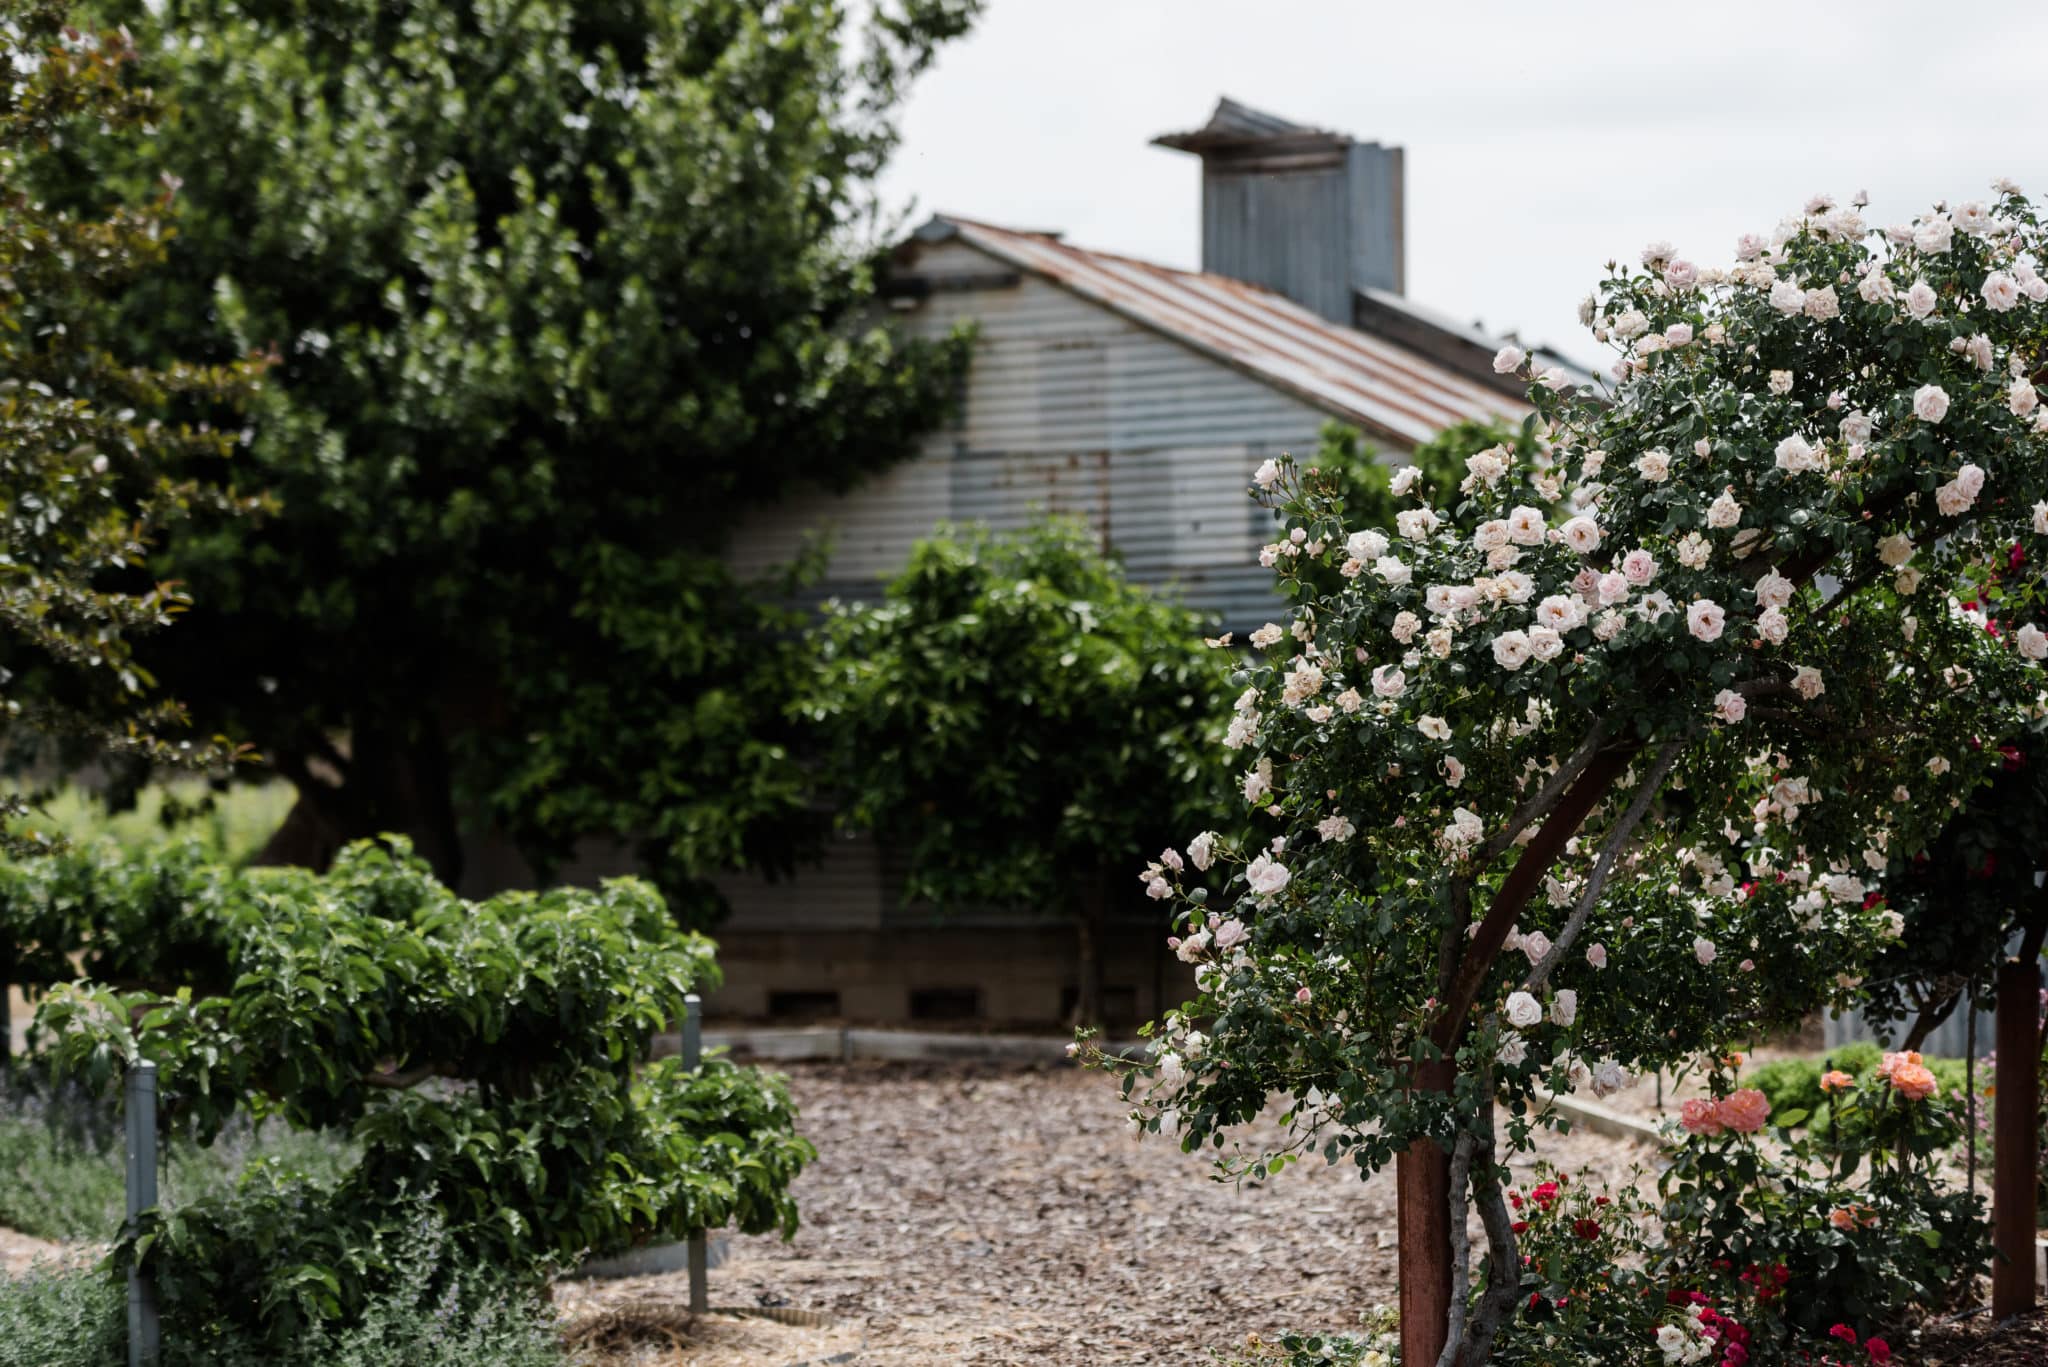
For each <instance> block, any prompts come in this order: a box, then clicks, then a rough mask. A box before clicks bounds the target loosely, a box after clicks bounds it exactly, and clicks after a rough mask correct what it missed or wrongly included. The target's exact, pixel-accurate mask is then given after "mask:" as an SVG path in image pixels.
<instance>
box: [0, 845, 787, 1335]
mask: <svg viewBox="0 0 2048 1367" xmlns="http://www.w3.org/2000/svg"><path fill="white" fill-rule="evenodd" d="M9 932H12V936H13V939H14V940H15V942H16V943H17V945H19V946H20V947H21V951H22V952H21V953H20V955H19V957H20V959H21V960H22V961H23V962H25V963H30V964H35V965H40V966H41V968H42V970H43V971H44V972H45V973H54V972H55V970H57V969H58V968H59V967H60V966H61V967H65V968H68V966H69V965H70V963H71V962H72V957H73V956H74V955H78V956H80V957H81V958H82V960H83V962H84V963H85V964H86V965H87V967H88V968H91V969H95V970H104V971H106V972H107V973H108V976H109V977H112V978H114V979H116V980H118V981H121V982H123V984H124V985H123V986H122V987H118V988H117V987H113V986H108V985H106V984H105V983H103V982H102V983H94V982H58V983H56V984H55V985H54V986H52V987H51V988H50V990H49V994H48V999H47V1000H46V1001H45V1002H44V1003H43V1005H42V1007H41V1009H40V1010H39V1012H38V1013H37V1019H36V1029H37V1032H38V1038H39V1039H40V1040H41V1041H42V1042H43V1044H44V1046H45V1047H46V1048H47V1051H48V1055H47V1056H48V1058H49V1060H50V1062H51V1064H52V1066H53V1067H55V1068H56V1069H57V1070H58V1072H59V1073H60V1074H61V1075H63V1076H66V1077H71V1078H76V1079H79V1080H81V1081H83V1082H84V1083H85V1084H86V1085H88V1086H89V1087H90V1088H92V1089H93V1090H95V1091H98V1092H102V1093H104V1092H107V1091H110V1090H111V1089H113V1088H114V1087H116V1086H117V1085H118V1083H119V1081H120V1078H121V1074H122V1072H123V1070H124V1068H125V1067H126V1065H128V1064H129V1063H131V1062H133V1061H135V1060H137V1059H145V1058H146V1059H149V1060H151V1061H153V1062H154V1063H156V1065H157V1067H158V1070H159V1089H160V1105H161V1114H162V1119H163V1124H164V1128H165V1130H166V1132H167V1134H168V1135H169V1136H170V1138H171V1139H172V1142H174V1143H176V1142H189V1143H192V1144H196V1145H199V1146H201V1147H207V1146H212V1145H216V1144H218V1143H219V1142H220V1141H221V1138H222V1136H223V1135H224V1134H226V1133H228V1132H229V1131H228V1126H229V1125H230V1124H231V1122H235V1121H237V1120H238V1119H240V1120H243V1121H246V1122H258V1121H265V1120H268V1121H272V1122H275V1123H280V1124H281V1125H283V1126H285V1127H288V1128H290V1129H292V1130H297V1131H306V1132H318V1133H323V1134H328V1135H345V1136H348V1137H349V1138H350V1139H351V1140H352V1141H353V1142H354V1143H355V1144H357V1145H359V1146H360V1153H361V1156H360V1158H359V1159H358V1161H357V1162H356V1163H355V1164H354V1165H353V1166H352V1167H350V1168H348V1170H347V1171H345V1172H343V1173H340V1174H339V1175H328V1174H323V1173H320V1172H316V1171H307V1170H305V1166H301V1165H294V1164H288V1163H284V1162H275V1163H265V1164H258V1165H254V1166H252V1167H251V1168H250V1169H249V1170H248V1172H247V1173H246V1174H245V1175H244V1177H243V1178H242V1180H241V1181H240V1182H239V1184H238V1186H237V1187H236V1189H235V1190H234V1191H233V1192H232V1193H229V1192H225V1191H223V1192H219V1193H216V1194H210V1195H206V1196H203V1197H201V1198H199V1199H195V1200H191V1201H187V1202H185V1203H183V1204H180V1205H177V1206H175V1207H171V1208H167V1209H159V1210H158V1211H156V1212H154V1213H152V1214H150V1215H149V1216H147V1217H146V1218H145V1219H144V1221H143V1222H142V1227H141V1229H140V1230H139V1231H138V1233H137V1234H136V1235H135V1236H134V1237H130V1238H125V1239H123V1240H122V1241H121V1242H120V1243H119V1244H118V1245H117V1247H116V1249H115V1256H114V1258H113V1260H112V1263H111V1266H112V1267H113V1268H114V1269H116V1270H118V1269H120V1268H122V1267H125V1266H126V1265H128V1264H129V1263H131V1262H133V1261H135V1260H137V1259H140V1260H141V1261H142V1262H143V1263H144V1264H145V1265H146V1266H148V1267H149V1268H151V1269H152V1271H153V1274H154V1275H155V1277H156V1279H157V1282H158V1285H159V1288H160V1292H161V1296H162V1301H163V1305H164V1307H165V1311H166V1316H167V1320H166V1325H167V1331H170V1330H175V1332H176V1333H177V1334H178V1335H179V1336H180V1337H181V1338H183V1339H184V1340H186V1341H188V1342H212V1341H214V1340H220V1341H228V1340H231V1339H232V1340H236V1341H240V1340H243V1339H246V1340H248V1341H250V1342H252V1343H255V1344H257V1345H258V1346H261V1347H263V1348H265V1349H268V1350H277V1351H282V1350H283V1349H284V1348H285V1347H287V1346H289V1345H293V1344H296V1343H299V1342H301V1341H305V1340H307V1339H308V1337H309V1336H312V1335H316V1334H318V1333H323V1332H330V1331H331V1332H337V1333H338V1332H342V1331H344V1330H347V1329H350V1328H352V1327H354V1326H359V1325H361V1324H363V1323H365V1322H366V1321H365V1316H366V1315H367V1314H368V1313H369V1310H370V1307H372V1306H373V1305H375V1304H378V1303H381V1302H383V1301H387V1300H388V1299H389V1298H390V1297H391V1296H393V1295H395V1294H398V1293H399V1291H400V1290H401V1288H402V1287H403V1286H404V1285H405V1280H404V1278H405V1269H404V1267H403V1265H402V1264H401V1261H400V1253H401V1252H402V1250H403V1247H404V1237H405V1232H406V1230H407V1229H408V1228H409V1225H410V1222H411V1220H412V1215H411V1211H412V1210H413V1207H414V1205H415V1203H417V1202H420V1201H425V1202H426V1203H427V1204H428V1206H429V1207H430V1208H431V1209H432V1210H433V1211H434V1213H435V1215H436V1216H437V1218H439V1219H440V1220H442V1221H443V1222H445V1225H446V1230H447V1241H448V1244H449V1246H450V1248H451V1249H452V1250H453V1251H454V1254H455V1255H456V1256H455V1257H454V1258H453V1260H452V1261H453V1262H454V1263H455V1264H457V1265H460V1266H462V1267H466V1268H489V1269H493V1270H495V1271H497V1272H499V1273H502V1274H503V1275H504V1276H506V1277H508V1278H511V1279H512V1280H513V1281H514V1282H515V1283H519V1284H525V1285H532V1284H533V1283H534V1282H535V1281H536V1280H537V1279H538V1278H540V1277H541V1276H543V1275H544V1274H545V1273H546V1272H547V1271H548V1270H549V1269H550V1268H552V1267H555V1266H558V1265H561V1264H565V1263H569V1262H573V1261H575V1260H576V1259H578V1258H580V1257H582V1256H583V1255H585V1254H586V1253H598V1254H607V1253H614V1252H618V1251H621V1250H623V1249H625V1248H627V1247H629V1246H631V1245H633V1244H635V1243H638V1242H643V1241H646V1240H649V1239H653V1238H659V1237H679V1236H681V1235H682V1234H684V1233H685V1232H687V1231H689V1230H691V1229H695V1228H719V1227H722V1226H725V1225H728V1224H731V1225H735V1226H737V1227H738V1228H740V1229H741V1230H743V1231H745V1232H748V1233H760V1232H764V1231H766V1230H770V1229H779V1230H781V1231H782V1232H783V1233H784V1234H785V1236H786V1235H788V1234H790V1233H793V1232H794V1230H795V1227H796V1219H797V1213H796V1206H795V1203H794V1201H793V1200H791V1198H790V1196H789V1184H790V1182H791V1181H792V1180H793V1179H794V1178H795V1176H796V1175H797V1173H798V1172H799V1171H800V1170H801V1168H802V1166H803V1164H804V1163H805V1162H806V1161H808V1160H809V1159H810V1158H811V1157H812V1156H813V1151H812V1149H811V1147H810V1146H809V1144H807V1143H806V1142H805V1141H803V1140H802V1139H800V1138H798V1137H797V1136H796V1134H795V1132H794V1123H795V1110H794V1107H793V1106H792V1105H791V1104H790V1101H789V1098H788V1095H787V1093H786V1092H785V1091H784V1089H783V1088H782V1086H781V1084H780V1082H779V1080H776V1079H771V1078H769V1077H766V1076H764V1075H762V1074H760V1073H757V1072H754V1071H752V1070H748V1069H740V1068H737V1067H734V1066H733V1065H732V1064H730V1063H728V1062H725V1061H723V1060H713V1061H712V1062H710V1063H708V1064H707V1065H706V1066H705V1067H703V1068H702V1069H701V1070H699V1071H697V1072H695V1073H688V1072H685V1071H684V1070H683V1069H682V1068H681V1067H680V1065H679V1064H678V1063H677V1062H676V1061H675V1060H665V1061H663V1062H660V1063H656V1064H653V1065H652V1066H649V1067H646V1068H644V1069H643V1068H641V1067H639V1060H640V1058H641V1056H642V1055H643V1053H644V1052H645V1046H646V1043H647V1040H648V1038H649V1036H650V1035H651V1033H652V1032H653V1031H655V1030H657V1029H659V1028H661V1026H662V1025H663V1024H664V1023H665V1022H666V1021H668V1020H670V1019H672V1018H674V1017H676V1016H678V1015H680V1014H681V1012H682V1009H683V996H684V994H685V993H686V992H687V991H688V990H689V989H690V988H691V987H692V986H694V985H696V984H698V983H700V982H704V981H709V980H715V974H716V970H715V967H714V965H713V963H712V959H711V946H710V943H709V941H707V940H705V939H703V938H702V937H701V936H696V935H689V934H684V933H682V932H680V931H678V930H677V929H676V928H675V927H674V925H673V924H672V923H671V921H670V920H669V917H668V913H667V910H666V909H665V908H664V906H663V905H662V902H661V899H660V898H659V897H658V896H657V895H655V894H654V892H653V891H652V890H651V889H650V888H648V887H647V886H646V885H645V884H643V883H640V882H638V881H636V880H633V879H618V880H614V881H612V882H609V883H607V884H605V885H604V887H602V888H601V889H598V890H595V891H591V890H583V889H567V888H564V889H554V890H551V891H548V892H544V893H508V894H504V895H502V896H500V897H497V898H493V899H491V900H490V901H488V902H484V903H469V902H464V901H462V900H461V899H459V898H457V897H455V896H454V895H453V894H451V893H450V892H448V890H447V889H445V888H443V887H442V886H441V885H440V884H439V883H437V882H435V881H434V879H433V877H432V875H431V873H430V872H429V871H428V869H427V868H426V866H425V865H424V864H423V863H422V862H421V861H419V860H418V859H416V858H414V857H413V856H412V855H411V852H410V850H409V849H408V848H407V847H406V846H405V845H404V844H403V843H402V842H397V843H394V845H392V846H391V847H389V848H386V847H383V846H379V845H375V844H371V843H367V842H366V843H363V844H359V845H356V846H352V847H350V848H349V849H348V850H346V851H344V853H343V854H342V855H341V857H340V858H339V859H338V860H337V861H336V864H335V866H334V868H333V870H332V871H331V872H330V873H328V874H326V875H324V876H316V875H313V874H309V873H305V872H302V871H295V870H261V871H251V872H249V873H246V874H235V873H230V872H227V871H225V870H221V869H219V868H216V867H214V866H211V865H207V864H205V863H204V862H203V861H201V860H198V859H196V857H191V856H190V855H189V853H188V854H172V855H170V856H168V857H166V858H164V859H163V860H161V861H159V862H156V863H152V864H150V865H147V866H136V865H131V864H129V863H127V862H125V861H124V860H122V859H121V858H119V857H118V856H116V855H112V854H109V853H108V852H105V851H81V852H76V853H73V854H66V855H62V856H57V857H52V858H49V859H45V860H39V861H36V862H35V863H34V864H32V865H28V866H24V867H22V868H18V869H15V870H13V871H12V873H11V874H10V875H9V876H8V877H6V878H4V879H0V935H6V934H7V933H9ZM433 1289H434V1290H435V1292H436V1294H439V1293H441V1292H443V1291H445V1290H446V1287H445V1286H440V1287H436V1288H433Z"/></svg>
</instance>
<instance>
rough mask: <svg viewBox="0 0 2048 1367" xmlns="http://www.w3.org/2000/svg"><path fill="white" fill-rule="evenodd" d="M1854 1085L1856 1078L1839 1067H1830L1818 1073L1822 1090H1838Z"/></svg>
mask: <svg viewBox="0 0 2048 1367" xmlns="http://www.w3.org/2000/svg"><path fill="white" fill-rule="evenodd" d="M1855 1085H1856V1079H1855V1078H1853V1077H1850V1076H1849V1075H1848V1074H1847V1073H1845V1072H1843V1071H1842V1070H1841V1069H1839V1068H1830V1069H1828V1070H1827V1071H1826V1072H1825V1073H1822V1074H1821V1075H1820V1089H1821V1090H1822V1091H1823V1092H1839V1091H1841V1090H1843V1089H1844V1088H1847V1087H1854V1086H1855Z"/></svg>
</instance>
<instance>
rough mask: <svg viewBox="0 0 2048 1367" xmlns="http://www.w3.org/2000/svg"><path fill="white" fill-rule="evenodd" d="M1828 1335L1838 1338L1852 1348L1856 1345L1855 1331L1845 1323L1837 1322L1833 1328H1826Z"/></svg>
mask: <svg viewBox="0 0 2048 1367" xmlns="http://www.w3.org/2000/svg"><path fill="white" fill-rule="evenodd" d="M1828 1337H1829V1338H1836V1339H1840V1340H1841V1341H1842V1342H1844V1343H1846V1344H1848V1345H1849V1346H1850V1347H1851V1348H1854V1347H1855V1346H1856V1331H1855V1330H1854V1329H1851V1328H1850V1327H1849V1326H1848V1325H1846V1324H1838V1325H1836V1326H1835V1327H1834V1328H1832V1329H1830V1330H1828Z"/></svg>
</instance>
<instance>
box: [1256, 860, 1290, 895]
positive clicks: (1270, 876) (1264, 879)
mask: <svg viewBox="0 0 2048 1367" xmlns="http://www.w3.org/2000/svg"><path fill="white" fill-rule="evenodd" d="M1291 877H1293V875H1292V874H1290V873H1288V872H1287V870H1286V869H1285V868H1284V867H1283V866H1281V865H1279V864H1276V863H1275V862H1273V858H1272V856H1270V855H1264V854H1262V855H1260V856H1259V857H1258V858H1257V859H1254V860H1252V862H1251V863H1250V864H1248V865H1246V866H1245V871H1244V881H1245V882H1246V883H1247V884H1249V885H1250V887H1251V890H1252V891H1253V892H1254V893H1255V894H1257V895H1258V896H1260V897H1271V896H1272V895H1273V894H1274V893H1277V892H1279V891H1280V890H1281V889H1282V888H1284V887H1286V886H1287V880H1288V879H1289V878H1291Z"/></svg>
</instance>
